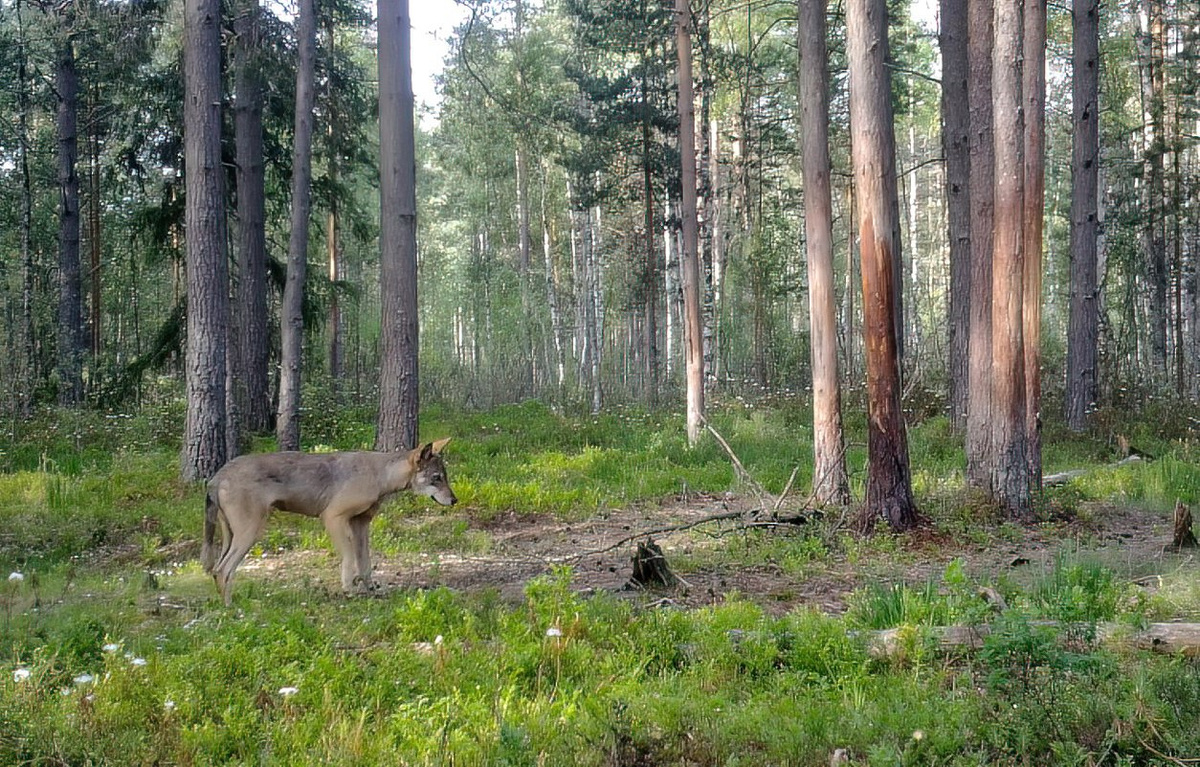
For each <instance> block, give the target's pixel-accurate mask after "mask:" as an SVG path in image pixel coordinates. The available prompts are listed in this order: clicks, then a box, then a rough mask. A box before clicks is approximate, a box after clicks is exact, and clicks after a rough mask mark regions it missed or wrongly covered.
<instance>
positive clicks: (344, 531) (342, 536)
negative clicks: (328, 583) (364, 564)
mask: <svg viewBox="0 0 1200 767" xmlns="http://www.w3.org/2000/svg"><path fill="white" fill-rule="evenodd" d="M321 521H323V522H324V523H325V529H326V530H327V531H328V532H329V537H330V538H331V539H332V540H333V546H334V548H336V549H337V553H338V554H340V555H341V557H342V588H343V589H344V590H346V591H353V590H354V576H355V575H356V573H357V569H358V568H357V566H356V564H355V556H354V533H353V531H352V529H351V527H350V520H348V519H346V518H345V517H344V516H342V515H340V514H325V515H324V516H323V517H322V518H321Z"/></svg>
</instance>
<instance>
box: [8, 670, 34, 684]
mask: <svg viewBox="0 0 1200 767" xmlns="http://www.w3.org/2000/svg"><path fill="white" fill-rule="evenodd" d="M31 673H33V672H31V671H30V670H29V669H27V668H19V669H15V670H14V671H13V681H14V682H24V681H25V680H26V679H28V678H29V675H30V674H31Z"/></svg>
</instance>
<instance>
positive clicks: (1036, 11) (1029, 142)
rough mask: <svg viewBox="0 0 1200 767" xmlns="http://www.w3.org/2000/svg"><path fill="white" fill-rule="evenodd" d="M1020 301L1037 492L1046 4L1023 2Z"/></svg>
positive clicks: (1029, 457)
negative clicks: (1022, 269) (1022, 270)
mask: <svg viewBox="0 0 1200 767" xmlns="http://www.w3.org/2000/svg"><path fill="white" fill-rule="evenodd" d="M1023 58H1024V62H1023V66H1024V71H1023V73H1022V85H1021V89H1022V93H1023V100H1024V102H1025V213H1024V216H1023V219H1024V237H1025V242H1024V249H1025V253H1024V256H1025V276H1024V283H1025V284H1024V298H1023V301H1024V303H1023V305H1022V307H1021V313H1022V319H1023V322H1024V330H1023V336H1024V338H1023V340H1024V343H1025V439H1026V445H1027V446H1026V450H1025V458H1026V461H1027V462H1028V463H1029V484H1030V488H1031V489H1033V490H1039V489H1040V488H1041V486H1042V419H1041V407H1042V351H1041V344H1042V235H1043V226H1044V210H1045V205H1046V0H1025V41H1024V54H1023Z"/></svg>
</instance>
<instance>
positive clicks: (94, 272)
mask: <svg viewBox="0 0 1200 767" xmlns="http://www.w3.org/2000/svg"><path fill="white" fill-rule="evenodd" d="M99 100H100V95H99V86H97V85H95V84H93V86H92V98H91V104H90V108H89V109H88V132H87V133H88V308H89V314H90V317H89V323H88V324H89V328H88V329H89V330H90V342H91V343H90V346H91V353H92V364H93V366H96V365H99V362H100V352H101V349H102V343H103V335H102V333H101V319H102V316H103V313H104V304H103V291H102V290H101V277H102V274H101V260H100V251H101V242H100V197H101V195H100V117H99V115H98V114H97V113H96V108H97V106H98V102H99Z"/></svg>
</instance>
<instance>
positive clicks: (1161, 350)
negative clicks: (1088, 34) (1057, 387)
mask: <svg viewBox="0 0 1200 767" xmlns="http://www.w3.org/2000/svg"><path fill="white" fill-rule="evenodd" d="M1141 12H1142V19H1141V22H1142V23H1143V24H1144V25H1145V26H1143V27H1142V29H1141V30H1140V32H1141V34H1140V35H1139V41H1138V42H1139V44H1138V59H1139V64H1140V66H1139V69H1140V72H1139V74H1140V79H1141V90H1142V121H1143V123H1142V131H1143V137H1144V147H1145V155H1144V157H1145V185H1144V189H1145V192H1144V204H1145V210H1144V211H1143V219H1142V220H1143V230H1142V240H1143V248H1144V249H1145V253H1146V259H1147V268H1146V277H1147V279H1148V280H1149V282H1150V291H1149V307H1148V309H1149V312H1148V313H1149V317H1148V318H1147V325H1148V330H1149V333H1150V362H1151V365H1152V370H1151V371H1150V373H1151V380H1153V381H1155V382H1156V383H1161V382H1162V381H1165V380H1166V373H1167V247H1166V237H1165V232H1164V228H1163V225H1164V219H1165V216H1164V204H1163V203H1164V190H1165V184H1164V163H1163V159H1164V155H1165V154H1166V139H1165V136H1164V128H1163V115H1164V93H1163V91H1164V78H1165V73H1164V70H1165V67H1164V61H1163V49H1162V45H1161V42H1160V41H1161V36H1162V29H1163V5H1162V0H1142V2H1141Z"/></svg>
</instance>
